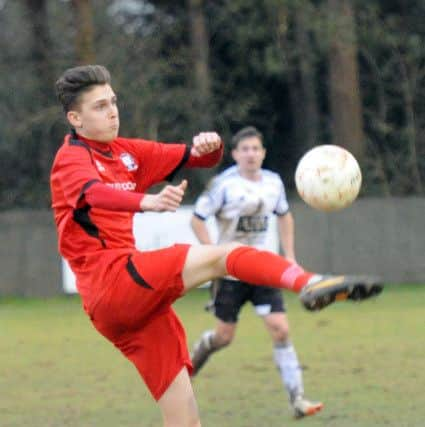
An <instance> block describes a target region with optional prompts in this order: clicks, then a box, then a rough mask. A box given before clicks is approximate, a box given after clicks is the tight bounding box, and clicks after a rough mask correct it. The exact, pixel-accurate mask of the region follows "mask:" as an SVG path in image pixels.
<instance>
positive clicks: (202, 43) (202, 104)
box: [188, 0, 212, 129]
mask: <svg viewBox="0 0 425 427" xmlns="http://www.w3.org/2000/svg"><path fill="white" fill-rule="evenodd" d="M188 7H189V19H190V36H191V37H190V39H191V52H192V61H193V70H194V89H195V107H196V110H195V111H197V115H198V120H199V126H200V127H202V128H203V129H208V128H210V127H211V125H212V119H211V113H212V108H211V105H212V94H211V76H210V67H209V51H210V48H209V37H208V30H207V26H206V22H205V16H204V10H203V7H204V2H203V0H188Z"/></svg>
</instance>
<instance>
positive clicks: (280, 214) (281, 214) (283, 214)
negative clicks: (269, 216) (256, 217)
mask: <svg viewBox="0 0 425 427" xmlns="http://www.w3.org/2000/svg"><path fill="white" fill-rule="evenodd" d="M288 212H289V209H288V210H286V211H285V212H282V213H279V212H276V211H273V213H274V214H275V215H276V216H285V215H286V214H287V213H288Z"/></svg>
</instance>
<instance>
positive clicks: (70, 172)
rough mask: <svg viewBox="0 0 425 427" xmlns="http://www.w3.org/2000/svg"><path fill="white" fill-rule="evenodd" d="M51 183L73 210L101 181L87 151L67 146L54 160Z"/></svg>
mask: <svg viewBox="0 0 425 427" xmlns="http://www.w3.org/2000/svg"><path fill="white" fill-rule="evenodd" d="M52 181H53V182H56V183H57V184H58V186H59V187H60V189H61V190H62V193H63V196H64V198H65V201H66V203H67V204H69V205H70V206H72V207H73V208H74V209H75V208H77V205H78V202H79V201H80V199H81V198H82V196H83V195H84V192H85V191H86V190H87V189H88V188H89V187H90V186H91V185H92V184H94V183H95V182H99V181H101V177H100V176H99V173H98V172H97V169H96V168H95V166H94V165H93V161H92V158H91V155H90V152H89V150H88V149H86V148H85V147H83V146H79V145H75V146H69V147H67V149H66V150H64V151H62V152H61V154H60V155H59V157H58V158H57V159H56V161H55V164H54V166H53V170H52Z"/></svg>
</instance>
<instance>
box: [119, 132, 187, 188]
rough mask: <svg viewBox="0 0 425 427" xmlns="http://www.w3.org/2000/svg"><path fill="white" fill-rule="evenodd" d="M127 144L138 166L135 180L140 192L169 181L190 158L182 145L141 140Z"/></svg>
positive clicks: (184, 145)
mask: <svg viewBox="0 0 425 427" xmlns="http://www.w3.org/2000/svg"><path fill="white" fill-rule="evenodd" d="M127 143H128V144H130V145H131V151H132V152H133V153H134V155H135V157H136V159H137V162H138V165H139V166H138V169H137V171H136V173H135V179H136V182H137V185H138V187H137V191H140V192H143V191H145V190H146V189H147V188H148V187H150V186H152V185H154V184H157V183H159V182H162V181H165V180H167V181H170V180H171V179H172V178H173V177H174V175H175V174H176V173H177V171H178V170H179V169H180V168H181V167H183V166H184V164H185V163H186V161H187V159H188V158H189V156H190V148H189V147H188V146H186V144H184V143H181V144H166V143H161V142H155V141H148V140H142V139H138V140H131V141H127Z"/></svg>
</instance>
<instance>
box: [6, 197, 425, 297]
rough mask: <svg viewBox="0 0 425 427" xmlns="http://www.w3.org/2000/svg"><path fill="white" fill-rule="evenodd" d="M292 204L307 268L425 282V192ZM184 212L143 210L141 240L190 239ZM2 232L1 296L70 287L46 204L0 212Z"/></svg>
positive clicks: (149, 243) (147, 244)
mask: <svg viewBox="0 0 425 427" xmlns="http://www.w3.org/2000/svg"><path fill="white" fill-rule="evenodd" d="M292 211H293V213H294V216H295V224H296V249H297V251H296V252H297V257H298V261H299V262H300V263H301V264H303V265H304V266H305V267H306V268H308V269H311V270H315V271H320V272H335V273H366V274H380V275H382V276H383V277H384V279H385V280H386V281H387V282H390V283H397V282H412V283H414V282H418V283H425V233H424V229H425V198H388V199H380V198H379V199H378V198H376V199H372V198H368V199H360V200H358V201H356V202H355V204H354V205H353V206H351V207H350V208H348V209H346V210H344V211H342V212H336V213H331V214H326V213H322V212H317V211H314V210H312V209H310V208H309V207H307V206H306V205H305V204H303V203H301V202H295V203H292ZM173 215H174V216H173ZM189 217H190V207H186V208H182V210H181V211H180V212H179V213H178V214H169V213H168V214H143V215H141V217H140V218H138V219H137V220H136V227H137V224H139V228H137V230H138V231H137V234H136V235H137V236H138V239H137V240H138V244H139V246H140V247H141V248H142V249H150V248H155V247H162V246H166V245H169V244H172V243H174V242H194V236H193V234H192V233H191V231H190V228H189V225H188V218H189ZM146 221H147V222H146ZM152 224H154V225H152ZM274 229H275V228H274ZM0 236H1V241H0V296H5V295H16V296H40V297H43V296H52V295H58V294H61V293H63V292H64V284H65V285H66V286H71V291H72V286H73V284H72V283H68V284H67V283H66V281H67V280H68V279H67V278H66V271H65V272H64V271H62V263H61V259H60V257H59V255H58V253H57V240H56V232H55V229H54V224H53V219H52V214H51V212H50V211H21V210H19V211H8V212H2V213H0ZM273 239H274V237H273V236H272V237H271V243H272V244H273ZM64 273H65V274H64ZM64 277H65V280H64ZM71 280H72V279H71Z"/></svg>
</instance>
